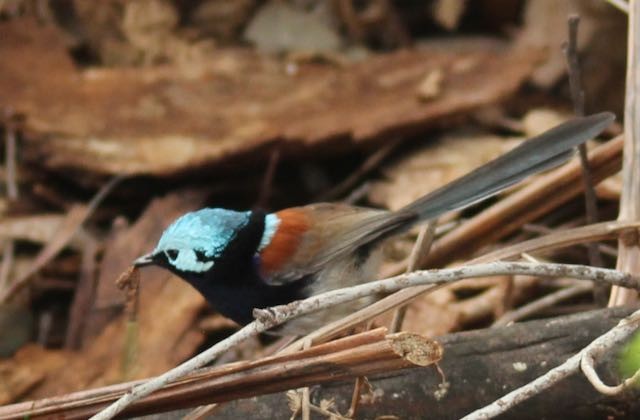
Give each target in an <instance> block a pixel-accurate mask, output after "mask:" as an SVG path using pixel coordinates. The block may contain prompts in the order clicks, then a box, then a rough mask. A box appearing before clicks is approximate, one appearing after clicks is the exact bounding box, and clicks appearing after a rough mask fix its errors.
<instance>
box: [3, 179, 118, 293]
mask: <svg viewBox="0 0 640 420" xmlns="http://www.w3.org/2000/svg"><path fill="white" fill-rule="evenodd" d="M123 179H124V176H116V177H114V178H112V179H111V180H110V181H109V182H107V183H106V184H105V185H104V186H103V187H102V188H101V189H100V191H98V193H97V194H96V195H95V196H94V197H93V198H92V199H91V201H90V202H89V204H87V205H76V206H74V207H72V208H71V210H70V211H69V213H68V214H67V215H66V217H65V219H64V220H63V221H62V223H61V226H60V228H59V232H60V234H59V235H56V237H54V238H53V239H52V240H51V242H49V243H48V244H47V245H46V246H45V247H44V248H43V249H42V250H41V251H40V253H39V254H38V256H37V257H36V259H35V261H34V262H33V264H32V265H31V267H30V269H29V270H27V272H25V273H23V274H22V276H21V277H19V278H18V279H16V280H15V281H14V282H13V283H12V284H11V286H10V287H9V288H8V289H6V290H2V291H0V302H6V301H8V300H9V299H11V297H13V296H14V295H15V294H16V293H17V292H18V291H19V290H20V289H22V288H23V287H24V286H26V285H27V283H28V281H29V279H30V278H31V276H33V275H34V274H35V273H36V272H37V271H38V270H39V269H40V268H41V267H42V266H43V265H44V264H46V263H47V262H48V261H50V260H51V259H52V258H54V257H55V256H56V255H57V254H58V253H59V252H60V251H62V249H63V248H64V247H65V246H66V245H67V243H68V242H69V241H70V240H71V238H72V237H73V236H74V235H75V234H76V232H77V231H78V229H79V228H80V227H81V226H82V224H83V223H84V222H85V221H86V220H87V218H88V217H89V216H90V215H91V214H92V213H93V212H94V211H95V209H96V208H97V207H98V205H99V204H100V203H101V202H102V200H103V199H104V198H105V197H106V196H107V194H109V193H110V192H111V190H113V188H114V187H115V186H116V185H117V184H118V183H119V182H120V181H122V180H123Z"/></svg>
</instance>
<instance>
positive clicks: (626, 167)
mask: <svg viewBox="0 0 640 420" xmlns="http://www.w3.org/2000/svg"><path fill="white" fill-rule="evenodd" d="M628 31H629V32H628V37H627V80H626V94H625V107H624V135H625V142H624V162H623V166H622V194H621V196H620V213H619V214H618V220H640V102H639V99H638V95H640V68H639V67H638V60H640V3H639V2H638V1H636V0H632V1H631V3H630V8H629V29H628ZM639 242H640V241H639V239H638V235H637V234H636V235H630V236H628V237H626V238H620V240H619V241H618V262H617V264H616V267H617V268H618V269H620V270H625V271H628V272H631V273H638V272H640V243H639ZM637 298H638V294H637V293H636V292H635V291H633V290H624V289H620V288H618V287H614V288H613V289H612V290H611V297H610V299H609V306H617V305H625V304H630V303H633V302H635V301H636V300H637Z"/></svg>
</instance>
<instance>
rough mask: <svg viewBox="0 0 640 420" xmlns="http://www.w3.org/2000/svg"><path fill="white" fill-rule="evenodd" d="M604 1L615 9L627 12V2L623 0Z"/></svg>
mask: <svg viewBox="0 0 640 420" xmlns="http://www.w3.org/2000/svg"><path fill="white" fill-rule="evenodd" d="M606 1H607V3H609V4H610V5H612V6H613V7H615V8H616V9H618V10H620V11H621V12H624V13H626V14H629V3H627V2H626V1H625V0H606Z"/></svg>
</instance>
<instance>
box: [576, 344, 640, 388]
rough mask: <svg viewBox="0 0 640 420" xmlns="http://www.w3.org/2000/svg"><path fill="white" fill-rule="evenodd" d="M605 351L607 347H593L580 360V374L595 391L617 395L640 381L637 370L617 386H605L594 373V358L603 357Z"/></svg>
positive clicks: (639, 372)
mask: <svg viewBox="0 0 640 420" xmlns="http://www.w3.org/2000/svg"><path fill="white" fill-rule="evenodd" d="M606 350H609V347H607V348H603V347H597V346H593V347H592V348H590V349H588V350H586V351H585V352H584V354H583V355H582V359H581V360H580V369H582V373H584V376H586V378H587V379H588V380H589V382H591V385H593V387H594V388H595V389H596V391H598V392H599V393H601V394H604V395H618V394H619V393H621V392H623V391H624V390H626V389H628V388H629V387H630V386H632V385H633V384H635V383H636V381H637V380H638V379H640V370H637V371H636V373H634V374H633V375H632V376H631V377H630V378H627V379H625V380H624V381H622V383H621V384H619V385H615V386H611V385H607V384H605V383H604V382H602V380H601V379H600V376H598V372H596V368H595V366H594V365H595V361H596V358H598V357H601V356H603V355H604V353H605V352H606Z"/></svg>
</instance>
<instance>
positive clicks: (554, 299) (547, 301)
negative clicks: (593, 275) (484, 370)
mask: <svg viewBox="0 0 640 420" xmlns="http://www.w3.org/2000/svg"><path fill="white" fill-rule="evenodd" d="M592 290H593V285H591V284H579V285H576V286H572V287H567V288H565V289H561V290H558V291H556V292H553V293H549V294H548V295H546V296H544V297H542V298H540V299H536V300H534V301H532V302H529V303H527V304H526V305H522V306H521V307H519V308H518V309H514V310H512V311H509V312H506V313H505V314H504V315H502V316H501V317H500V318H499V319H498V320H496V321H495V322H494V323H493V324H491V327H493V328H495V327H500V326H504V325H507V324H509V323H511V322H515V321H518V320H521V319H523V318H526V317H528V316H531V315H533V314H536V313H538V312H540V311H541V310H543V309H547V308H549V307H551V306H553V305H556V304H557V303H559V302H562V301H563V300H566V299H569V298H572V297H574V296H578V295H581V294H583V293H586V292H589V291H592Z"/></svg>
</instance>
